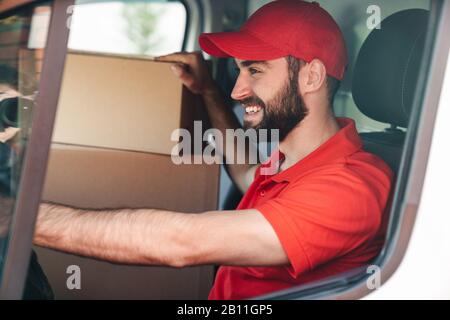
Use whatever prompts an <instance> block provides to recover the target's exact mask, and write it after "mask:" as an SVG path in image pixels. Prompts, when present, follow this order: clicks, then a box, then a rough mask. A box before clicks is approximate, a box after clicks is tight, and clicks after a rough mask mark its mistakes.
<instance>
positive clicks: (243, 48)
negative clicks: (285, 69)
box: [199, 30, 288, 60]
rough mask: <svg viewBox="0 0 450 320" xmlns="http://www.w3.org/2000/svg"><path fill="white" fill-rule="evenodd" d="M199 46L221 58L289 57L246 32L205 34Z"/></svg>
mask: <svg viewBox="0 0 450 320" xmlns="http://www.w3.org/2000/svg"><path fill="white" fill-rule="evenodd" d="M199 44H200V47H201V48H202V49H203V51H205V52H206V53H208V54H210V55H212V56H215V57H219V58H229V57H233V58H237V59H241V60H272V59H277V58H281V57H285V56H287V55H288V53H287V51H284V50H282V49H278V48H275V47H273V46H272V45H270V44H267V43H265V42H264V41H261V40H259V39H258V38H257V37H255V36H253V35H251V34H249V33H247V32H245V31H244V30H241V31H237V32H218V33H203V34H201V35H200V37H199Z"/></svg>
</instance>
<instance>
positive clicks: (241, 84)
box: [231, 74, 252, 101]
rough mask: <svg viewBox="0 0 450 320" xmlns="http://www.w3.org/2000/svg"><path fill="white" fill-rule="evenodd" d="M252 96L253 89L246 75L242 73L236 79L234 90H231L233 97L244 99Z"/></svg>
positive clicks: (234, 98)
mask: <svg viewBox="0 0 450 320" xmlns="http://www.w3.org/2000/svg"><path fill="white" fill-rule="evenodd" d="M251 96H252V89H251V87H250V84H249V83H248V81H247V80H246V79H245V77H244V76H243V75H242V74H240V75H239V76H238V78H237V80H236V83H235V85H234V88H233V91H232V92H231V98H232V99H233V100H236V101H239V100H244V99H246V98H248V97H251Z"/></svg>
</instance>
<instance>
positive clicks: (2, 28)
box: [0, 5, 51, 281]
mask: <svg viewBox="0 0 450 320" xmlns="http://www.w3.org/2000/svg"><path fill="white" fill-rule="evenodd" d="M50 11H51V8H50V6H48V5H41V6H38V7H34V8H30V7H28V8H27V9H25V10H23V11H22V12H20V13H18V14H16V15H14V16H10V17H7V18H4V19H1V20H0V281H1V274H2V270H3V264H4V260H5V257H6V254H7V246H8V240H9V230H10V226H11V221H12V217H13V212H14V206H15V200H16V194H17V191H18V187H19V182H20V176H21V171H22V162H23V158H24V155H25V152H26V147H27V142H28V137H29V135H30V133H31V120H32V113H33V110H34V100H35V97H36V94H37V90H38V82H39V76H40V72H41V66H42V59H43V53H44V47H45V40H46V37H47V32H48V25H49V22H50Z"/></svg>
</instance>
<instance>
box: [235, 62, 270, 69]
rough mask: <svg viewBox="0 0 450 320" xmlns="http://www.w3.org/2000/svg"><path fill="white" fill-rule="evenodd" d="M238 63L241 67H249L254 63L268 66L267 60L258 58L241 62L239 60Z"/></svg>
mask: <svg viewBox="0 0 450 320" xmlns="http://www.w3.org/2000/svg"><path fill="white" fill-rule="evenodd" d="M239 64H240V65H241V67H245V68H247V67H250V66H251V65H254V64H259V65H263V66H265V67H268V66H269V63H268V62H267V61H260V60H243V61H241V62H239Z"/></svg>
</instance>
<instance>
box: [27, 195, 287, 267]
mask: <svg viewBox="0 0 450 320" xmlns="http://www.w3.org/2000/svg"><path fill="white" fill-rule="evenodd" d="M34 241H35V243H36V244H37V245H39V246H44V247H50V248H53V249H57V250H61V251H66V252H70V253H74V254H78V255H82V256H88V257H94V258H98V259H102V260H108V261H111V262H117V263H126V264H142V265H168V266H172V267H185V266H190V265H199V264H222V265H245V266H260V265H265V266H269V265H287V264H288V259H287V256H286V254H285V252H284V250H283V248H282V246H281V244H280V242H279V240H278V238H277V236H276V234H275V232H274V230H273V229H272V227H271V225H270V224H269V223H268V222H267V221H266V219H265V218H264V217H263V216H262V214H261V213H260V212H259V211H257V210H255V209H249V210H240V211H211V212H205V213H200V214H186V213H177V212H169V211H162V210H151V209H124V210H113V211H94V210H92V211H91V210H82V209H75V208H70V207H65V206H60V205H54V204H41V207H40V212H39V216H38V221H37V225H36V232H35V240H34Z"/></svg>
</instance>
